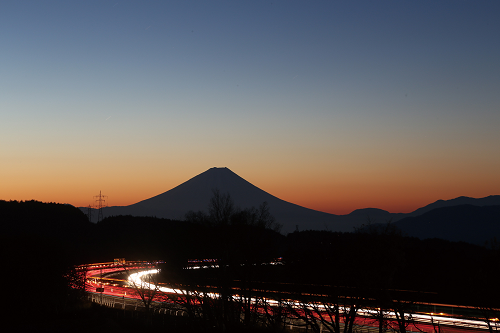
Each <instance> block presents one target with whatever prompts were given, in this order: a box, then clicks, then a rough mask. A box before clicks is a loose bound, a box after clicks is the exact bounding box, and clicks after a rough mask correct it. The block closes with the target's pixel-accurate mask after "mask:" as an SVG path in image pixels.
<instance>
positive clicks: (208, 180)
mask: <svg viewBox="0 0 500 333" xmlns="http://www.w3.org/2000/svg"><path fill="white" fill-rule="evenodd" d="M215 189H218V190H219V191H220V193H222V194H224V193H228V194H229V195H230V196H231V198H232V199H233V201H234V204H235V206H236V207H239V208H241V209H245V208H250V207H258V206H259V205H260V204H262V203H263V202H264V201H266V202H267V203H268V205H269V211H270V213H271V214H272V215H273V216H274V217H275V218H276V222H278V223H280V224H282V225H283V227H282V229H281V230H282V232H283V233H285V234H286V233H289V232H293V231H295V230H331V231H344V232H345V231H354V228H356V227H360V226H361V225H362V224H366V223H368V221H370V222H371V223H382V222H386V221H389V220H393V221H395V220H398V219H399V218H400V217H399V215H404V214H392V213H389V212H386V211H384V210H381V209H374V208H369V209H361V210H356V211H354V212H352V213H351V214H348V215H335V214H329V213H324V212H320V211H316V210H313V209H309V208H305V207H302V206H299V205H296V204H293V203H290V202H287V201H284V200H281V199H279V198H277V197H275V196H273V195H271V194H269V193H267V192H265V191H263V190H261V189H260V188H258V187H257V186H255V185H253V184H251V183H249V182H248V181H246V180H245V179H243V178H242V177H240V176H238V175H237V174H236V173H234V172H232V171H231V170H229V169H228V168H211V169H208V170H207V171H205V172H203V173H201V174H199V175H197V176H195V177H193V178H191V179H189V180H188V181H186V182H184V183H182V184H180V185H178V186H177V187H174V188H173V189H171V190H169V191H167V192H164V193H162V194H159V195H157V196H154V197H152V198H149V199H146V200H143V201H140V202H137V203H135V204H132V205H129V206H112V207H105V208H103V216H104V217H107V216H116V215H133V216H156V217H158V218H168V219H173V220H183V219H184V216H185V214H186V213H187V212H188V211H190V210H192V211H198V210H201V211H205V212H206V211H207V210H208V205H209V202H210V198H211V197H212V195H213V190H215ZM80 209H81V210H82V211H84V212H86V211H87V209H88V208H85V207H80ZM93 215H94V216H96V212H95V211H94V213H93ZM401 217H402V216H401Z"/></svg>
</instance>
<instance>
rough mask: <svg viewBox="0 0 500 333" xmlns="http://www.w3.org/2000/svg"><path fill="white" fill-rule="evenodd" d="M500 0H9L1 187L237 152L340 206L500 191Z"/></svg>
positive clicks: (273, 189) (125, 176)
mask: <svg viewBox="0 0 500 333" xmlns="http://www.w3.org/2000/svg"><path fill="white" fill-rule="evenodd" d="M499 17H500V2H499V1H472V0H470V1H460V0H453V1H425V0H423V1H400V0H398V1H389V0H384V1H372V0H370V1H339V0H328V1H321V0H317V1H305V0H300V1H292V0H286V1H280V0H273V1H255V0H252V1H234V0H231V1H219V0H210V1H117V0H113V1H103V0H99V1H2V2H0V116H1V117H0V199H3V200H31V199H35V200H40V201H46V202H61V203H70V204H73V205H76V206H88V205H89V204H92V203H93V196H94V195H96V194H98V193H99V191H100V190H101V191H102V193H103V194H106V195H108V204H109V205H129V204H132V203H135V202H138V201H140V200H144V199H146V198H149V197H152V196H154V195H157V194H160V193H162V192H165V191H167V190H169V189H171V188H173V187H175V186H177V185H179V184H180V183H182V182H184V181H186V180H188V179H189V178H191V177H194V176H195V175H197V174H199V173H201V172H203V171H205V170H207V169H208V168H210V167H214V166H218V167H223V166H226V167H228V168H230V169H231V170H232V171H234V172H235V173H237V174H238V175H240V176H241V177H243V178H245V179H246V180H248V181H250V182H251V183H253V184H254V185H256V186H258V187H260V188H261V189H263V190H265V191H267V192H269V193H271V194H273V195H275V196H277V197H279V198H281V199H284V200H287V201H290V202H293V203H296V204H299V205H302V206H306V207H309V208H313V209H317V210H322V211H326V212H330V213H335V214H346V213H349V212H351V211H352V210H354V209H357V208H365V207H376V208H381V209H385V210H388V211H391V212H410V211H413V210H415V209H416V208H418V207H421V206H424V205H426V204H429V203H431V202H434V201H435V200H438V199H451V198H454V197H457V196H461V195H464V196H471V197H484V196H487V195H493V194H500V42H499V41H500V20H499Z"/></svg>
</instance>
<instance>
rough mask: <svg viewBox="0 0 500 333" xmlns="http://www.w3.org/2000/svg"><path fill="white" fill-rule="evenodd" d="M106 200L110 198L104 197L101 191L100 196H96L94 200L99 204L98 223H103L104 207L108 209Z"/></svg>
mask: <svg viewBox="0 0 500 333" xmlns="http://www.w3.org/2000/svg"><path fill="white" fill-rule="evenodd" d="M104 198H106V199H107V198H108V196H107V195H102V194H101V191H99V195H94V199H95V201H96V202H97V209H98V212H97V223H99V222H101V221H102V219H103V215H102V209H103V208H104V207H108V206H107V205H106V200H105V199H104Z"/></svg>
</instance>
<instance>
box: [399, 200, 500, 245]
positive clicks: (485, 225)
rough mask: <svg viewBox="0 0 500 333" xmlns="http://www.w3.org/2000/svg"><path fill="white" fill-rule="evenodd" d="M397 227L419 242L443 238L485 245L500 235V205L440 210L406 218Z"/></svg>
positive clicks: (451, 207) (460, 206)
mask: <svg viewBox="0 0 500 333" xmlns="http://www.w3.org/2000/svg"><path fill="white" fill-rule="evenodd" d="M468 199H470V198H468ZM461 201H462V199H461V200H457V201H455V202H461ZM394 225H395V226H397V227H398V228H399V229H401V231H402V232H403V234H404V235H407V236H412V237H417V238H420V239H427V238H440V239H445V240H449V241H455V242H458V241H463V242H469V243H473V244H477V245H484V244H485V242H486V241H489V240H491V239H492V238H493V237H499V236H500V205H495V206H478V205H477V206H476V205H470V204H464V205H457V206H447V207H440V208H436V209H433V210H431V211H428V212H426V213H424V214H422V215H419V216H415V217H407V218H404V219H402V220H400V221H398V222H396V223H394Z"/></svg>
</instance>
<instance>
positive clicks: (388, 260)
mask: <svg viewBox="0 0 500 333" xmlns="http://www.w3.org/2000/svg"><path fill="white" fill-rule="evenodd" d="M0 212H1V216H2V223H1V226H2V234H1V239H0V241H1V244H2V255H3V258H2V263H3V269H2V272H3V274H2V281H3V282H2V285H3V286H4V291H5V293H4V296H5V298H4V304H5V305H6V310H5V311H6V313H7V314H8V316H6V320H5V321H4V324H5V325H7V327H9V326H10V327H12V328H13V329H14V330H15V331H40V330H41V329H43V330H44V331H46V330H45V329H48V331H51V332H58V331H59V332H67V331H73V332H79V331H82V332H83V331H93V332H96V331H98V332H99V331H106V332H110V331H116V332H132V331H134V332H137V331H146V332H147V331H151V332H156V331H166V330H167V328H168V331H170V332H188V331H189V330H191V329H193V330H194V329H195V326H192V322H191V321H189V320H187V319H180V318H171V317H168V316H167V317H166V316H161V317H154V316H152V317H147V315H146V314H141V313H132V312H130V313H129V312H123V311H119V310H115V309H107V308H103V307H100V306H98V305H95V304H91V303H89V302H88V301H86V300H85V297H83V296H82V294H81V293H79V292H78V291H75V290H72V289H70V288H68V282H67V279H66V278H65V276H67V274H68V272H70V271H71V269H72V267H73V266H74V265H78V264H84V263H94V262H104V261H111V260H113V258H123V257H124V258H126V259H127V260H156V259H162V260H164V262H165V263H164V264H163V269H162V274H163V275H162V278H163V279H164V280H166V281H169V282H171V283H173V284H183V285H185V286H187V287H189V286H194V285H198V286H200V285H201V286H207V285H211V286H215V287H216V288H219V290H231V289H232V288H240V290H247V291H249V292H250V291H252V292H254V293H255V290H261V291H262V290H264V291H272V292H278V293H287V294H292V295H294V297H303V295H305V294H308V295H313V294H323V295H329V296H330V297H333V296H335V295H336V296H339V293H342V296H351V297H359V298H365V299H366V298H370V299H380V300H381V301H382V300H384V299H388V297H392V298H394V297H395V295H397V297H399V298H401V300H404V301H406V302H417V301H418V302H433V303H444V304H459V305H464V306H470V307H472V308H485V309H490V308H491V309H495V308H498V307H499V304H498V299H500V292H499V290H500V287H499V284H498V277H499V275H498V272H499V270H498V267H500V248H499V246H498V243H496V241H495V240H494V239H493V238H492V241H491V242H490V243H489V244H485V246H477V245H472V244H468V243H457V242H449V241H444V240H439V239H428V240H424V241H422V240H418V239H416V238H408V237H404V236H402V235H401V233H400V232H398V230H396V229H394V228H392V226H391V225H387V226H385V227H380V226H378V227H377V228H373V229H370V228H365V229H363V231H362V232H354V233H335V232H327V231H302V232H294V233H291V234H288V235H287V236H284V235H282V234H280V233H279V232H277V231H276V230H277V228H276V224H275V223H274V222H273V221H272V219H269V217H265V216H264V215H265V214H264V215H262V216H264V217H262V216H261V220H259V218H258V217H257V215H256V214H254V215H252V214H253V213H256V212H257V210H254V211H251V210H248V211H238V212H233V213H232V214H231V215H228V216H227V219H221V220H214V219H211V218H210V216H208V215H207V216H192V218H191V219H190V220H189V221H172V220H165V219H156V218H152V217H142V218H141V217H131V216H117V217H110V218H107V219H105V220H103V221H102V222H100V223H98V224H91V223H89V222H88V219H87V217H86V216H85V215H84V214H83V213H82V212H81V211H80V210H79V209H77V208H75V207H72V206H69V205H62V204H55V203H40V202H36V201H28V202H16V201H10V202H6V201H0ZM252 212H253V213H252ZM266 218H267V220H266ZM262 219H263V220H262ZM278 257H279V258H281V259H280V262H282V263H283V264H282V265H273V266H270V265H261V264H262V263H269V262H271V261H273V260H275V259H276V258H278ZM194 258H196V259H200V258H213V259H217V260H218V263H219V264H220V267H224V269H212V270H198V271H194V270H184V269H182V268H183V267H185V266H186V265H187V262H188V260H189V259H194ZM347 294H349V295H347ZM224 318H225V317H224ZM196 327H197V328H198V330H199V328H200V327H203V328H204V330H206V331H230V328H229V326H227V325H226V324H222V326H217V327H215V326H210V327H209V326H208V325H205V326H203V325H201V326H200V324H199V323H198V324H197V326H196ZM214 327H215V328H214ZM233 328H234V329H235V331H242V330H248V331H257V330H261V329H263V328H257V327H255V326H240V327H233ZM266 329H267V330H272V329H274V330H278V328H266Z"/></svg>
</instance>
